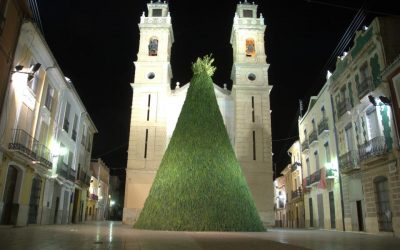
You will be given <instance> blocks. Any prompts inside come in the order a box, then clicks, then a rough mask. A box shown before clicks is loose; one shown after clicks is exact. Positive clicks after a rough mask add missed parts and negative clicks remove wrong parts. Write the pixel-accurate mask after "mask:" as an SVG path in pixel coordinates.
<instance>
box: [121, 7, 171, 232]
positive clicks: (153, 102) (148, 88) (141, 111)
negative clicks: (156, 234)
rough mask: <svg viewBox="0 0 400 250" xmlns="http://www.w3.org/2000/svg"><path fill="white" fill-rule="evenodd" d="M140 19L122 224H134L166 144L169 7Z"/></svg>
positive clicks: (160, 8) (168, 88)
mask: <svg viewBox="0 0 400 250" xmlns="http://www.w3.org/2000/svg"><path fill="white" fill-rule="evenodd" d="M147 8H148V15H147V16H146V15H145V13H144V12H143V15H142V16H141V18H140V23H139V29H140V43H139V52H138V55H137V61H136V62H135V77H134V83H132V84H131V86H132V89H133V98H132V107H131V125H130V136H129V148H128V161H127V169H126V186H125V204H124V212H123V213H124V214H123V220H124V222H125V223H128V224H133V223H134V221H135V219H136V218H137V216H138V214H139V213H140V210H141V208H142V207H143V205H144V202H145V200H146V198H147V195H148V192H149V191H150V188H151V185H152V183H153V180H154V177H155V174H156V171H157V169H158V166H159V165H160V162H161V159H162V157H163V154H164V151H165V149H166V143H167V106H166V105H165V104H166V103H167V102H168V95H169V94H170V92H171V91H170V84H171V78H172V71H171V64H170V58H171V47H172V43H173V42H174V36H173V31H172V24H171V17H170V14H169V9H168V4H166V3H161V2H155V3H153V2H151V3H149V4H147Z"/></svg>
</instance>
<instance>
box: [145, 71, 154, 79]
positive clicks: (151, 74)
mask: <svg viewBox="0 0 400 250" xmlns="http://www.w3.org/2000/svg"><path fill="white" fill-rule="evenodd" d="M154 77H156V75H155V74H154V72H150V73H149V74H147V78H149V79H150V80H152V79H154Z"/></svg>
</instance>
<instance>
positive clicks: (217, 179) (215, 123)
mask: <svg viewBox="0 0 400 250" xmlns="http://www.w3.org/2000/svg"><path fill="white" fill-rule="evenodd" d="M212 62H213V59H211V57H209V56H205V57H204V58H203V59H197V62H196V63H195V64H193V66H192V69H193V73H194V75H193V78H192V80H191V84H190V87H189V89H188V93H187V96H186V100H185V103H184V104H183V107H182V111H181V114H180V116H179V119H178V122H177V124H176V128H175V131H174V133H173V135H172V138H171V141H170V143H169V145H168V148H167V150H166V152H165V154H164V157H163V159H162V161H161V164H160V167H159V170H158V172H157V175H156V177H155V179H154V183H153V186H152V188H151V190H150V193H149V196H148V198H147V200H146V202H145V204H144V208H143V210H142V212H141V214H140V216H139V218H138V221H137V222H136V224H135V225H134V228H139V229H152V230H174V231H265V229H264V227H263V225H262V222H261V220H260V217H259V215H258V212H257V209H256V207H255V204H254V201H253V198H252V196H251V193H250V191H249V188H248V186H247V183H246V180H245V177H244V175H243V173H242V170H241V168H240V165H239V163H238V161H237V159H236V156H235V153H234V151H233V149H232V146H231V144H230V141H229V138H228V133H227V131H226V128H225V126H224V122H223V119H222V116H221V113H220V111H219V108H218V104H217V99H216V96H215V93H214V87H213V83H212V79H211V76H212V75H213V73H214V71H215V68H214V67H213V66H212V65H211V64H212Z"/></svg>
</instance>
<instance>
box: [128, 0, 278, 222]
mask: <svg viewBox="0 0 400 250" xmlns="http://www.w3.org/2000/svg"><path fill="white" fill-rule="evenodd" d="M147 8H148V13H147V15H146V14H145V13H143V15H142V17H141V18H140V23H139V28H140V42H139V52H138V56H137V61H136V62H135V76H134V83H132V84H131V86H132V89H133V98H132V111H131V121H130V122H131V125H130V137H129V148H128V162H127V169H126V183H125V204H124V211H123V222H124V223H125V224H134V223H135V221H136V220H137V218H138V216H139V215H140V211H141V209H142V208H143V205H144V202H145V201H146V198H147V196H148V194H149V191H150V188H151V185H152V183H153V180H154V178H155V175H156V173H157V170H158V167H159V165H160V162H161V160H162V157H163V154H164V152H165V150H166V148H167V146H168V143H169V140H170V138H171V136H172V133H173V130H174V128H175V125H176V122H177V119H178V117H179V114H180V110H181V108H182V105H183V103H184V101H185V98H186V93H187V89H188V87H189V85H190V83H187V84H184V85H183V86H180V85H179V83H177V84H176V87H175V88H173V89H171V79H172V71H171V64H170V56H171V47H172V44H173V41H174V37H173V29H172V23H171V17H170V14H169V9H168V4H167V3H165V2H160V1H158V2H150V3H149V4H148V5H147ZM264 32H265V25H264V19H263V17H262V16H260V17H257V5H255V4H249V3H247V1H245V2H244V3H239V4H238V5H237V10H236V13H235V17H234V22H233V29H232V35H231V44H232V47H233V62H234V63H233V67H232V74H231V79H232V81H233V86H232V90H231V91H229V90H228V89H227V88H226V85H224V87H220V86H218V85H216V84H214V90H215V94H216V97H217V101H218V105H219V107H220V111H221V114H222V117H223V119H224V123H225V125H226V128H227V131H228V135H229V137H230V140H231V143H232V146H233V148H234V150H235V153H236V157H237V159H238V161H239V162H240V164H241V166H242V170H243V172H244V175H245V176H246V180H247V182H248V185H249V187H250V190H251V192H252V195H253V198H254V200H255V203H256V206H257V209H258V211H259V214H260V217H261V219H262V221H263V222H264V223H265V224H266V225H267V226H271V225H274V216H273V215H274V211H273V209H274V201H273V180H272V148H271V129H270V127H271V120H270V106H269V92H270V90H271V86H269V85H268V66H269V65H268V64H267V63H266V55H265V47H264ZM199 56H200V55H199ZM188 192H190V190H188Z"/></svg>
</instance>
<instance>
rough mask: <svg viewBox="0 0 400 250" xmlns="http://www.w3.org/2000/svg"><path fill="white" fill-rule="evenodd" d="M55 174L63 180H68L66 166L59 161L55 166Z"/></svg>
mask: <svg viewBox="0 0 400 250" xmlns="http://www.w3.org/2000/svg"><path fill="white" fill-rule="evenodd" d="M57 174H58V175H59V176H61V177H63V178H65V179H68V165H67V164H65V163H64V162H62V160H59V162H58V166H57Z"/></svg>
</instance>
